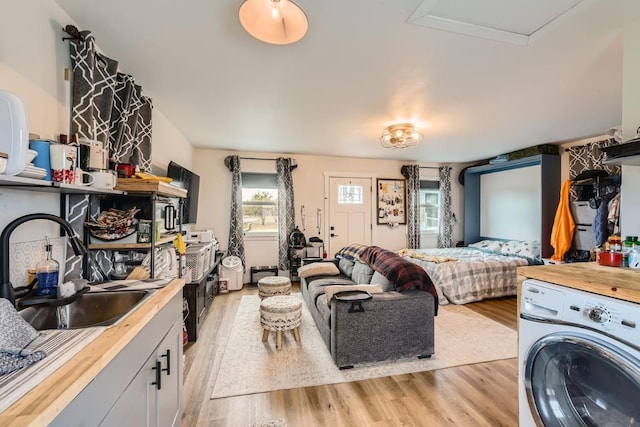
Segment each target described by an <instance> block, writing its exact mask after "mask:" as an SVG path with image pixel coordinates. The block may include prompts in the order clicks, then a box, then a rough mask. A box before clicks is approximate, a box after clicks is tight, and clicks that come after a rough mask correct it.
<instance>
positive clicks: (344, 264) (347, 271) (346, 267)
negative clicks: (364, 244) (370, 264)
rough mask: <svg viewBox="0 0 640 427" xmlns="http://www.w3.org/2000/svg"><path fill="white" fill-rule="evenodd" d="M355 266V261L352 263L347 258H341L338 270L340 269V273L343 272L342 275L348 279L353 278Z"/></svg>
mask: <svg viewBox="0 0 640 427" xmlns="http://www.w3.org/2000/svg"><path fill="white" fill-rule="evenodd" d="M354 264H355V263H354V262H353V261H350V260H348V259H346V258H340V261H338V268H339V269H340V271H342V274H344V275H345V276H347V277H351V274H352V273H353V266H354Z"/></svg>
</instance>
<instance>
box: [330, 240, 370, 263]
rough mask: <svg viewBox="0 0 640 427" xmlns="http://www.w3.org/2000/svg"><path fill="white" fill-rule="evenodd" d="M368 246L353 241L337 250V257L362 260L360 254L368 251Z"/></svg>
mask: <svg viewBox="0 0 640 427" xmlns="http://www.w3.org/2000/svg"><path fill="white" fill-rule="evenodd" d="M367 248H368V246H365V245H361V244H359V243H352V244H350V245H349V246H345V247H344V248H342V249H340V250H339V251H338V252H336V258H346V259H348V260H349V261H354V262H355V261H360V256H361V255H362V254H363V253H364V251H366V250H367Z"/></svg>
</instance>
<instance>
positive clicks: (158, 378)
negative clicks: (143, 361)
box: [151, 360, 162, 390]
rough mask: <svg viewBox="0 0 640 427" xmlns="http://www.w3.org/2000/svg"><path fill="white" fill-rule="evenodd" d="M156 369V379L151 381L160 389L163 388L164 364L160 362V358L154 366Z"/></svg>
mask: <svg viewBox="0 0 640 427" xmlns="http://www.w3.org/2000/svg"><path fill="white" fill-rule="evenodd" d="M151 369H153V370H154V371H156V380H155V381H154V382H152V383H151V385H154V386H156V387H157V388H158V390H161V389H162V372H161V371H162V364H161V363H160V361H159V360H157V361H156V366H154V367H153V368H151Z"/></svg>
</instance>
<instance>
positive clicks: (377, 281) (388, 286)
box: [371, 271, 395, 292]
mask: <svg viewBox="0 0 640 427" xmlns="http://www.w3.org/2000/svg"><path fill="white" fill-rule="evenodd" d="M371 284H372V285H380V287H381V288H382V291H383V292H391V291H393V290H395V286H393V283H391V282H390V281H389V279H387V278H386V277H384V276H383V275H382V274H380V273H378V272H377V271H374V272H373V276H372V277H371Z"/></svg>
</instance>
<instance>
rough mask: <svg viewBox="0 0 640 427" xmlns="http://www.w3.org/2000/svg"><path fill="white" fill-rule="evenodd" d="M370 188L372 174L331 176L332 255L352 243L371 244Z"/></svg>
mask: <svg viewBox="0 0 640 427" xmlns="http://www.w3.org/2000/svg"><path fill="white" fill-rule="evenodd" d="M371 192H372V183H371V178H338V177H329V218H328V219H329V232H328V236H329V244H328V248H327V253H328V255H329V257H333V256H334V255H335V253H336V252H337V251H339V250H340V249H341V248H343V247H344V246H347V245H349V244H352V243H361V244H363V245H370V244H371V228H372V225H371Z"/></svg>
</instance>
